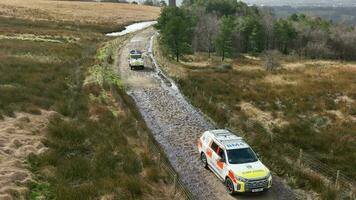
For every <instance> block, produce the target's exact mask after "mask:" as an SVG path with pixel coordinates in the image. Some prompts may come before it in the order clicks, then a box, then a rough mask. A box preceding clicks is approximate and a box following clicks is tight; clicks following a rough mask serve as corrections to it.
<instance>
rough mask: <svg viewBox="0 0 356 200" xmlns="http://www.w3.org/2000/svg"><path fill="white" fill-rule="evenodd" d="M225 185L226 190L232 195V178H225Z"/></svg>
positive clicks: (233, 192) (233, 191) (233, 190)
mask: <svg viewBox="0 0 356 200" xmlns="http://www.w3.org/2000/svg"><path fill="white" fill-rule="evenodd" d="M225 187H226V191H227V192H228V193H229V194H230V195H233V194H235V189H234V183H233V182H232V180H231V179H230V178H229V177H227V178H226V179H225Z"/></svg>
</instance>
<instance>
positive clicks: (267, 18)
mask: <svg viewBox="0 0 356 200" xmlns="http://www.w3.org/2000/svg"><path fill="white" fill-rule="evenodd" d="M261 14H262V25H263V28H264V30H265V33H266V40H265V49H272V48H273V44H274V42H273V22H274V16H273V10H271V9H267V8H262V9H261Z"/></svg>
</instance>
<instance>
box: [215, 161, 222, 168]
mask: <svg viewBox="0 0 356 200" xmlns="http://www.w3.org/2000/svg"><path fill="white" fill-rule="evenodd" d="M216 165H217V166H218V167H219V168H220V169H224V163H223V162H221V161H220V160H217V161H216Z"/></svg>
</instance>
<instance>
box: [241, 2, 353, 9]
mask: <svg viewBox="0 0 356 200" xmlns="http://www.w3.org/2000/svg"><path fill="white" fill-rule="evenodd" d="M243 1H244V2H246V3H248V4H256V5H258V6H261V5H264V6H293V7H300V6H319V7H349V6H354V7H356V1H355V0H333V1H330V0H293V1H290V0H243Z"/></svg>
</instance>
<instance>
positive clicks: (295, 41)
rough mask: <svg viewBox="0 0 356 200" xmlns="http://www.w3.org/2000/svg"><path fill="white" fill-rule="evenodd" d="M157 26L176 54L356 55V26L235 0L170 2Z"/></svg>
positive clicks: (232, 55) (235, 55) (324, 56)
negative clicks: (175, 4)
mask: <svg viewBox="0 0 356 200" xmlns="http://www.w3.org/2000/svg"><path fill="white" fill-rule="evenodd" d="M156 28H157V29H158V30H160V33H161V40H160V41H161V43H162V44H163V46H164V47H166V48H167V50H168V51H169V52H170V53H171V55H172V56H174V57H175V58H176V60H179V58H180V56H181V55H184V54H190V53H194V52H209V55H210V54H211V53H216V54H218V55H220V56H221V57H222V60H224V59H225V58H226V57H237V56H239V55H240V54H243V53H252V54H260V53H264V52H269V51H279V52H280V53H283V54H287V55H296V56H300V57H306V58H312V59H317V58H318V59H339V60H355V59H356V54H355V53H354V52H355V51H356V30H355V28H354V27H352V26H350V25H346V24H342V23H333V22H332V21H330V20H325V19H322V18H320V17H313V16H307V15H305V14H291V15H290V16H288V17H287V18H277V17H275V13H274V12H273V11H272V10H271V9H262V8H259V7H256V6H248V5H247V4H245V3H243V2H237V1H234V0H185V1H183V4H182V6H181V7H180V8H176V7H166V8H164V9H163V11H162V13H161V16H160V17H159V19H158V24H157V25H156Z"/></svg>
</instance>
